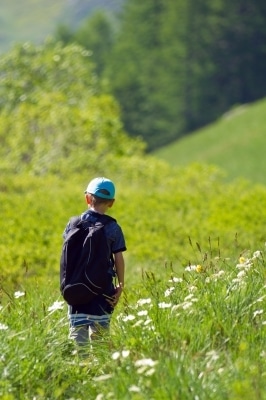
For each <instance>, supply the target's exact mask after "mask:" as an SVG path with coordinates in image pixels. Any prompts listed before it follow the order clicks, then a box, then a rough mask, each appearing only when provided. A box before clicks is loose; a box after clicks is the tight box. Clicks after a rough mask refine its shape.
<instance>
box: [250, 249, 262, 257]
mask: <svg viewBox="0 0 266 400" xmlns="http://www.w3.org/2000/svg"><path fill="white" fill-rule="evenodd" d="M261 257H262V252H261V251H260V250H257V251H255V252H254V253H253V257H252V258H261Z"/></svg>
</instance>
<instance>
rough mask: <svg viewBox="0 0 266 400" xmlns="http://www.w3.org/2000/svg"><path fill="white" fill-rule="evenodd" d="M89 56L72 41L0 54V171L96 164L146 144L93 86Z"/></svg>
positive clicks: (108, 162) (110, 162) (62, 171)
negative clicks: (125, 128)
mask: <svg viewBox="0 0 266 400" xmlns="http://www.w3.org/2000/svg"><path fill="white" fill-rule="evenodd" d="M88 57H89V53H88V52H87V51H85V50H84V49H83V48H82V47H79V46H77V45H69V46H66V47H63V46H62V45H61V44H59V43H56V44H55V43H54V42H48V43H46V45H44V46H40V47H36V46H33V45H22V46H17V47H16V48H15V49H13V51H12V52H10V53H8V54H7V55H6V56H5V57H3V58H2V59H1V61H0V76H1V89H0V94H1V107H2V112H1V114H0V143H1V150H0V155H1V163H0V170H1V171H3V172H9V173H10V172H18V171H20V172H24V171H27V172H29V171H31V173H33V174H38V175H40V174H45V173H47V172H52V173H57V174H61V175H63V174H66V173H70V172H71V171H72V172H77V171H80V170H81V169H85V168H86V169H87V168H93V169H94V171H96V170H97V164H98V165H101V168H102V169H106V168H107V166H109V168H111V166H112V165H114V164H117V162H118V159H119V157H130V156H131V155H138V154H142V153H143V150H144V143H142V142H140V141H139V140H131V139H130V138H129V137H128V136H126V135H125V133H124V132H123V127H122V124H121V121H120V111H119V108H118V106H117V103H116V102H115V101H114V99H113V98H112V97H111V96H108V95H104V94H100V93H99V89H98V84H97V79H96V76H95V74H94V71H93V67H92V65H91V64H90V63H89V62H88V61H87V58H88ZM110 149H112V152H110ZM114 157H115V159H114Z"/></svg>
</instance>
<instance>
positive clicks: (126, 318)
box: [122, 315, 136, 322]
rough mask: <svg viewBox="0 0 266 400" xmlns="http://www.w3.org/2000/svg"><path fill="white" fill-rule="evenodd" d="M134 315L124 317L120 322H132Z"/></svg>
mask: <svg viewBox="0 0 266 400" xmlns="http://www.w3.org/2000/svg"><path fill="white" fill-rule="evenodd" d="M135 318H136V317H135V315H126V316H125V317H124V318H122V321H124V322H127V321H133V319H135Z"/></svg>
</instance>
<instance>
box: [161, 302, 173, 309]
mask: <svg viewBox="0 0 266 400" xmlns="http://www.w3.org/2000/svg"><path fill="white" fill-rule="evenodd" d="M158 307H159V308H170V307H172V304H171V303H165V302H162V303H159V304H158Z"/></svg>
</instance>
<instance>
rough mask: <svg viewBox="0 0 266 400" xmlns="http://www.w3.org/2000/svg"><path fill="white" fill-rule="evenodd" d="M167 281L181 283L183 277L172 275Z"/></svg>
mask: <svg viewBox="0 0 266 400" xmlns="http://www.w3.org/2000/svg"><path fill="white" fill-rule="evenodd" d="M169 282H173V283H181V282H183V279H182V278H176V277H174V276H173V277H172V278H171V279H170V280H169Z"/></svg>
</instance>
